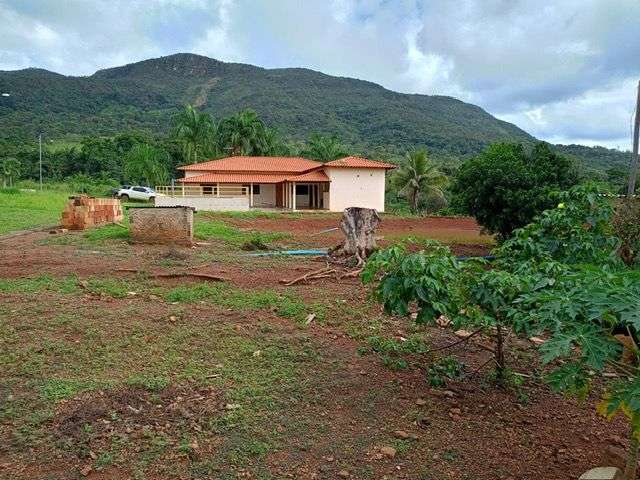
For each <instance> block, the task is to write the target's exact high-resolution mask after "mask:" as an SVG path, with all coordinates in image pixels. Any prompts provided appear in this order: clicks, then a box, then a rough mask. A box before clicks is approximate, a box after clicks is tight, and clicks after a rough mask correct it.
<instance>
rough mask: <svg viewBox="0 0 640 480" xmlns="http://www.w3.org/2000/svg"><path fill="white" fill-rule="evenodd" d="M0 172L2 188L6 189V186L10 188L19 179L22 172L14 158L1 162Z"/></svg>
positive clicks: (18, 162)
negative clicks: (0, 174) (0, 173)
mask: <svg viewBox="0 0 640 480" xmlns="http://www.w3.org/2000/svg"><path fill="white" fill-rule="evenodd" d="M0 171H1V172H2V184H3V187H5V188H6V187H7V184H8V185H9V186H10V187H12V186H13V183H14V182H15V180H17V179H18V178H19V177H20V173H21V171H22V164H21V163H20V160H18V159H17V158H14V157H7V158H5V159H3V160H2V164H1V165H0Z"/></svg>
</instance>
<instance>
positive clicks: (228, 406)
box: [225, 403, 242, 410]
mask: <svg viewBox="0 0 640 480" xmlns="http://www.w3.org/2000/svg"><path fill="white" fill-rule="evenodd" d="M241 406H242V405H240V404H239V403H227V404H226V405H225V408H226V409H227V410H237V409H239V408H240V407H241Z"/></svg>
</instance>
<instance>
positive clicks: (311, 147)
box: [302, 133, 349, 162]
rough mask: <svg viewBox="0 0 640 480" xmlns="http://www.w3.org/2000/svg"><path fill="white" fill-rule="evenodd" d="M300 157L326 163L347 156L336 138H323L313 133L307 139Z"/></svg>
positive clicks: (344, 148) (345, 150)
mask: <svg viewBox="0 0 640 480" xmlns="http://www.w3.org/2000/svg"><path fill="white" fill-rule="evenodd" d="M302 155H303V156H304V157H306V158H310V159H312V160H318V161H321V162H328V161H331V160H337V159H338V158H343V157H346V156H348V155H349V154H348V153H347V148H346V147H345V146H344V145H342V144H341V143H340V140H339V139H338V137H336V136H324V135H320V134H318V133H314V134H312V135H311V137H310V138H309V142H308V144H307V147H306V148H305V149H304V150H303V151H302Z"/></svg>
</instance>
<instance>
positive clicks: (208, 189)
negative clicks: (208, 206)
mask: <svg viewBox="0 0 640 480" xmlns="http://www.w3.org/2000/svg"><path fill="white" fill-rule="evenodd" d="M202 194H203V195H213V186H212V185H203V186H202Z"/></svg>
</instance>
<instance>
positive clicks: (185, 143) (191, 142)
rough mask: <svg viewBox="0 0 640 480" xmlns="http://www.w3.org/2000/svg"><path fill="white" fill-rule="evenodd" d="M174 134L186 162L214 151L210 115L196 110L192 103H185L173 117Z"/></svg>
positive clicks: (212, 126)
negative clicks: (180, 110) (183, 107)
mask: <svg viewBox="0 0 640 480" xmlns="http://www.w3.org/2000/svg"><path fill="white" fill-rule="evenodd" d="M174 135H175V137H176V139H177V140H178V141H179V143H180V145H181V146H182V154H183V157H184V160H185V161H186V162H187V163H196V162H199V161H201V160H203V159H204V158H205V156H207V155H209V154H210V153H212V152H215V151H216V145H214V139H215V128H214V124H213V120H212V119H211V115H209V114H208V113H204V112H202V113H201V112H198V111H197V110H196V109H195V108H194V107H193V105H187V106H186V107H185V109H184V110H183V111H182V112H180V114H179V115H178V116H177V117H176V118H175V119H174Z"/></svg>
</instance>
